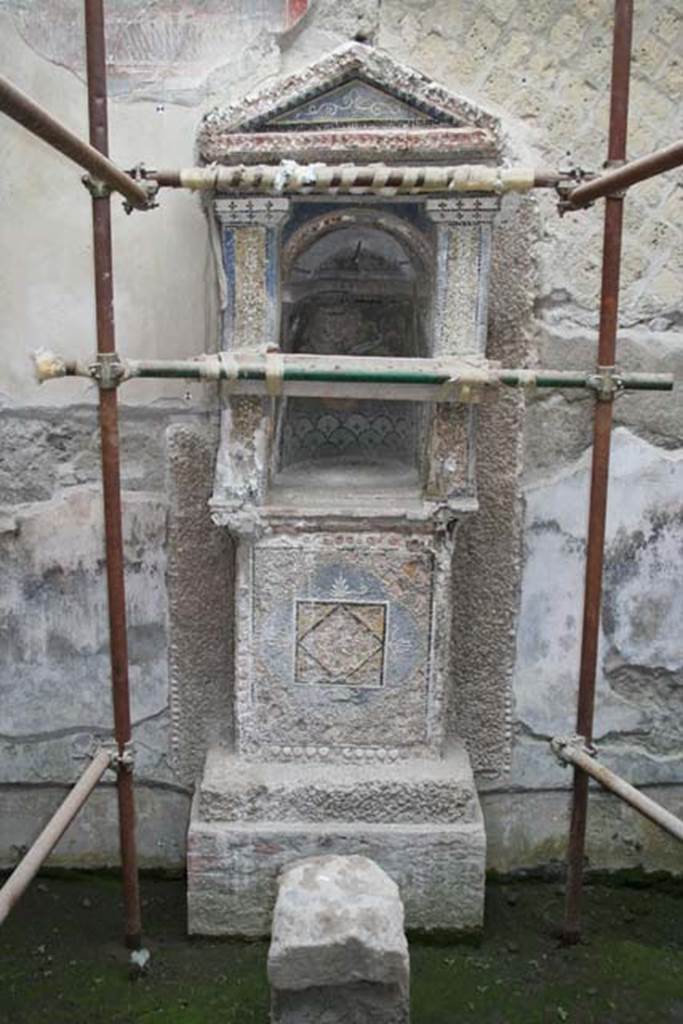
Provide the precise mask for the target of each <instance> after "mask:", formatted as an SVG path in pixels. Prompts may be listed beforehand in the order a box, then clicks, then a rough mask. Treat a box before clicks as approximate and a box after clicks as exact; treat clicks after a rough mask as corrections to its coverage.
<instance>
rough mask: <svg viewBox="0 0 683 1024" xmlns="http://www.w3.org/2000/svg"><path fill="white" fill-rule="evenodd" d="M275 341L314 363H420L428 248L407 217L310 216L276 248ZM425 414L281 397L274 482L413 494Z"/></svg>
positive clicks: (355, 211)
mask: <svg viewBox="0 0 683 1024" xmlns="http://www.w3.org/2000/svg"><path fill="white" fill-rule="evenodd" d="M282 257H283V258H282V288H281V330H280V338H281V342H282V346H283V348H284V350H285V351H288V352H295V353H306V352H310V353H315V354H319V355H341V356H347V355H354V356H393V357H419V356H427V355H429V354H430V353H429V346H428V341H427V339H428V337H429V334H430V331H429V323H430V320H431V305H432V303H431V299H430V294H431V291H430V280H431V279H432V275H431V274H430V264H431V261H432V250H431V246H430V244H429V242H428V241H427V240H426V239H425V237H424V236H423V235H422V233H421V232H420V231H419V230H418V229H417V228H416V227H415V226H414V225H413V224H411V223H410V222H409V221H408V220H407V219H404V218H402V217H400V216H398V215H395V214H389V213H386V212H382V211H378V210H377V209H374V210H373V209H367V208H346V209H342V210H338V209H337V210H335V211H334V212H332V213H330V212H327V213H324V214H321V215H318V216H315V215H314V216H312V217H311V218H310V219H309V220H307V221H306V222H305V223H304V224H303V225H302V226H301V227H299V228H298V229H297V230H296V231H294V233H293V234H292V236H291V237H290V239H289V240H288V242H287V243H286V245H285V246H284V249H283V254H282ZM423 449H424V410H423V408H422V407H420V406H419V405H418V404H417V403H411V402H399V401H386V400H381V399H379V398H377V399H358V400H350V399H345V400H340V399H334V398H293V399H292V398H290V399H288V400H287V401H286V402H284V403H283V407H282V409H281V413H280V419H279V429H278V444H277V454H276V460H277V461H276V475H275V482H276V484H280V485H284V486H286V485H288V484H289V485H294V484H297V485H300V486H308V487H311V488H314V489H316V490H318V489H324V488H327V487H330V488H331V490H330V497H331V498H333V496H334V489H335V487H337V486H344V484H345V482H349V481H350V479H351V478H352V479H353V483H354V487H358V486H361V487H362V486H363V485H364V484H365V483H367V485H368V486H372V487H375V488H376V487H377V486H378V484H379V485H380V486H381V485H382V484H383V483H384V484H392V485H396V484H401V485H403V486H406V487H414V488H415V489H417V488H418V487H419V486H420V481H421V478H422V461H423V455H422V453H423Z"/></svg>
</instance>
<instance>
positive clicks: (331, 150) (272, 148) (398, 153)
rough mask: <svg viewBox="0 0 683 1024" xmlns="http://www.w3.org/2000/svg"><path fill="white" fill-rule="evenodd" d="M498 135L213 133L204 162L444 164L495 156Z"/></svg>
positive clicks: (447, 131)
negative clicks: (288, 161)
mask: <svg viewBox="0 0 683 1024" xmlns="http://www.w3.org/2000/svg"><path fill="white" fill-rule="evenodd" d="M497 153H498V149H497V144H496V140H495V137H494V136H493V135H492V134H491V132H489V131H486V129H484V128H471V127H465V128H450V127H449V128H405V127H401V128H366V127H358V128H349V127H345V128H343V129H332V128H329V129H324V130H314V131H291V130H290V131H286V132H237V133H235V134H233V133H231V132H211V134H210V135H207V136H206V137H205V138H204V140H203V142H202V149H201V156H202V160H204V161H206V162H207V163H211V164H214V163H215V164H226V163H231V164H235V163H242V164H260V163H279V162H280V161H281V160H296V161H298V162H299V163H316V162H318V161H320V162H323V163H331V164H336V163H342V162H344V161H353V162H354V163H376V162H377V161H379V160H381V161H384V162H385V163H403V164H405V163H420V164H424V163H441V162H443V161H447V162H448V163H450V164H459V163H470V162H480V163H483V162H485V161H487V160H493V159H495V158H496V156H497Z"/></svg>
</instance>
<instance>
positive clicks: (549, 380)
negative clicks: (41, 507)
mask: <svg viewBox="0 0 683 1024" xmlns="http://www.w3.org/2000/svg"><path fill="white" fill-rule="evenodd" d="M34 358H35V365H36V375H37V378H38V380H39V381H40V382H42V381H46V380H50V379H54V378H56V377H89V378H90V379H92V380H95V381H96V382H97V383H98V384H99V385H100V387H116V386H117V385H119V384H122V383H123V382H124V381H126V380H132V379H135V378H159V379H163V378H172V379H180V380H197V381H225V382H226V385H227V388H228V390H229V391H230V392H231V393H233V394H270V395H279V394H283V395H289V396H292V397H296V396H306V397H313V396H319V397H330V398H374V397H381V398H385V399H397V400H401V399H411V400H414V401H428V402H435V401H436V402H439V401H444V402H448V401H467V400H471V399H472V398H473V397H476V395H477V393H479V391H480V390H481V389H489V388H497V387H501V386H502V387H511V388H584V389H587V390H590V391H593V392H596V393H597V394H598V395H599V396H600V397H603V398H606V399H609V398H612V397H614V396H615V395H616V394H618V393H619V392H621V391H670V390H671V389H672V388H673V376H672V375H671V374H668V373H620V372H618V371H617V370H615V369H614V368H613V367H604V368H602V369H601V370H599V371H598V372H596V371H595V370H528V369H504V368H501V367H499V366H497V365H496V364H493V363H489V362H487V361H486V360H485V359H482V358H479V357H476V356H473V357H461V358H457V359H455V358H443V359H405V358H401V359H391V358H385V357H375V356H320V355H309V354H305V353H293V354H292V353H282V352H279V351H277V350H268V351H264V352H253V351H243V352H235V353H232V352H221V353H218V354H217V355H203V356H199V357H197V358H194V359H119V358H118V357H114V358H113V359H112V358H110V357H107V358H103V357H100V358H99V359H98V360H96V361H95V362H93V363H83V362H79V361H78V360H70V359H67V358H64V357H63V356H60V355H56V354H55V353H52V352H48V351H46V350H40V351H39V352H37V353H36V354H35V357H34Z"/></svg>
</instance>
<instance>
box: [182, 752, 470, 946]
mask: <svg viewBox="0 0 683 1024" xmlns="http://www.w3.org/2000/svg"><path fill="white" fill-rule="evenodd" d="M331 853H334V854H354V853H355V854H362V855H364V856H366V857H369V858H370V859H371V860H374V861H376V862H377V864H379V865H380V867H382V868H383V869H384V870H385V871H386V872H387V874H388V875H389V876H390V877H391V878H393V879H394V881H395V882H396V883H397V884H398V886H399V889H400V891H401V898H402V899H403V902H404V905H405V914H406V927H407V928H408V929H410V930H414V931H422V932H434V931H444V932H448V933H453V934H455V933H460V934H465V933H467V934H471V933H475V932H477V931H479V930H480V928H481V926H482V922H483V910H484V872H485V859H486V836H485V831H484V822H483V818H482V814H481V808H480V805H479V800H478V797H477V793H476V789H475V787H474V781H473V778H472V772H471V769H470V764H469V758H468V757H467V754H466V753H465V751H464V750H463V749H462V748H461V747H458V748H455V749H454V750H453V751H451V752H450V753H449V755H448V756H447V757H446V758H444V759H443V760H441V761H426V760H425V761H412V762H403V763H401V764H394V765H379V766H378V765H362V766H356V765H354V766H348V767H347V766H342V765H338V766H330V765H318V764H310V763H309V764H306V765H305V766H302V765H283V764H275V763H265V764H264V763H260V764H259V763H253V762H245V761H243V760H241V759H240V758H239V757H235V756H234V755H232V754H230V753H228V752H225V751H220V750H217V749H215V750H212V751H211V752H210V753H209V755H208V757H207V762H206V766H205V771H204V777H203V779H202V782H201V785H200V787H199V789H198V792H197V793H196V795H195V799H194V802H193V808H192V815H191V820H190V830H189V835H188V863H187V872H188V929H189V932H190V934H193V935H226V936H245V937H257V936H265V935H268V934H269V932H270V926H271V919H272V913H273V907H274V905H275V898H276V894H277V876H278V874H279V872H280V871H281V870H282V868H284V867H285V866H287V865H288V864H291V863H292V862H293V861H296V860H300V859H302V858H304V857H314V856H319V855H323V854H331Z"/></svg>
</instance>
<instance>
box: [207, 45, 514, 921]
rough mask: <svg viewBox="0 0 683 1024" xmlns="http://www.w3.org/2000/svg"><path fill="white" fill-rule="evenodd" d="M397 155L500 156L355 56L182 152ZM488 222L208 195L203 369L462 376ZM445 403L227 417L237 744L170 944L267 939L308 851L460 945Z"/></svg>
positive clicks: (367, 201) (301, 408)
mask: <svg viewBox="0 0 683 1024" xmlns="http://www.w3.org/2000/svg"><path fill="white" fill-rule="evenodd" d="M415 139H418V140H421V145H422V147H423V149H424V151H425V152H428V151H429V147H432V150H433V152H434V154H438V158H439V159H441V160H442V161H443V162H450V163H457V162H465V161H470V162H472V161H474V160H475V159H476V160H477V161H479V162H487V161H488V162H494V161H495V159H496V154H497V152H498V140H497V135H496V125H495V122H494V121H493V119H491V118H490V117H488V116H487V115H485V114H483V113H481V112H477V111H476V110H475V109H474V108H473V107H472V106H471V105H470V104H467V103H465V101H462V100H460V99H459V98H457V97H454V96H451V95H450V94H449V93H447V92H445V91H444V90H442V89H441V88H440V87H438V86H436V85H435V84H434V83H433V82H430V81H429V80H428V79H426V78H424V76H421V75H419V74H417V73H416V72H413V71H410V70H409V69H406V68H403V67H401V66H400V65H397V64H395V63H394V62H393V61H391V60H390V59H389V58H388V57H386V56H385V55H383V54H380V53H378V52H377V51H375V50H373V49H372V48H370V47H366V46H361V45H359V44H353V45H350V46H348V47H344V48H342V49H341V50H340V51H337V52H336V53H335V54H332V55H331V56H330V57H328V58H325V59H324V60H323V61H321V62H320V63H319V65H316V66H314V67H312V68H309V69H307V70H306V71H305V72H302V73H301V74H299V75H297V76H294V77H293V78H292V79H290V80H288V81H287V82H285V83H283V84H282V85H280V86H278V87H276V88H273V89H271V90H268V91H266V92H265V93H261V94H259V95H257V96H256V97H253V98H252V99H250V100H248V101H245V102H244V103H243V104H241V105H239V106H238V107H236V108H231V109H229V110H228V111H226V112H225V113H223V114H220V113H213V114H211V115H208V117H207V119H206V121H205V123H204V125H203V127H202V129H201V131H200V137H199V150H200V154H201V155H202V157H203V158H204V159H205V160H206V161H212V160H219V161H220V160H221V159H228V154H231V158H232V155H234V152H235V151H238V152H240V153H241V155H242V156H241V158H243V159H245V160H246V161H249V162H259V163H278V162H279V160H280V159H281V157H282V156H283V155H286V156H287V157H294V158H296V159H297V160H299V161H300V162H302V161H304V160H305V161H315V160H316V159H318V160H328V161H332V160H338V159H352V160H354V161H356V162H363V161H365V162H377V161H386V162H393V161H396V160H397V159H398V160H400V159H406V158H407V157H410V159H411V160H412V161H414V159H415V156H416V155H417V152H418V151H417V150H415V151H409V150H407V149H406V147H407V146H408V145H413V146H415V145H416V142H415ZM401 145H402V146H403V147H404V148H403V150H402V151H400V152H398V154H397V149H396V147H397V146H401ZM436 158H437V157H436V156H433V157H432V159H433V160H435V159H436ZM498 205H499V201H498V198H497V197H495V196H494V197H491V196H477V195H472V196H466V197H456V196H454V195H449V194H445V195H436V196H431V197H429V198H427V197H424V196H420V195H415V196H410V195H409V196H400V197H398V196H391V195H382V196H372V197H366V196H356V195H348V194H344V193H343V192H340V193H339V194H337V195H333V196H330V197H317V196H316V197H313V196H307V195H305V194H304V195H297V196H292V197H291V198H285V197H276V198H262V197H261V198H259V197H255V196H253V197H245V196H239V197H238V196H233V197H230V196H228V197H226V196H220V197H216V198H215V199H214V200H213V203H212V208H211V210H210V211H209V215H210V216H211V217H213V218H215V220H214V231H216V233H217V235H218V237H219V238H220V249H221V256H222V267H221V272H222V274H223V284H224V290H225V311H224V316H223V324H222V338H223V345H224V348H225V350H226V352H230V351H235V350H238V349H254V348H263V346H264V345H271V346H277V345H279V346H280V347H281V349H282V350H284V351H291V352H314V353H317V354H331V355H333V354H353V355H377V356H415V357H418V356H442V355H444V356H445V355H448V356H457V357H460V358H466V359H468V360H470V361H472V362H473V363H475V364H480V365H484V364H485V358H484V348H485V341H486V309H487V294H488V292H487V289H488V273H489V252H490V239H491V231H492V225H493V220H494V217H495V215H496V212H497V209H498ZM361 392H362V389H361V388H359V394H360V393H361ZM466 397H467V396H465V395H458V394H455V393H454V395H453V398H454V399H455V400H454V401H449V402H444V403H440V404H438V405H424V404H419V403H417V402H406V401H401V400H398V399H397V398H396V396H395V395H393V394H391V389H390V388H387V391H386V397H384V396H382V397H377V395H375V396H374V397H372V398H367V397H359V398H358V400H355V399H354V400H352V401H351V400H340V399H338V398H335V397H334V394H333V389H332V391H331V392H330V394H329V395H326V396H324V397H320V396H319V395H313V396H311V397H309V398H306V397H302V398H289V399H284V398H282V397H277V396H275V397H272V398H267V399H262V398H255V397H235V396H232V397H229V398H226V399H225V402H224V406H223V411H222V428H221V441H220V447H219V451H218V454H217V461H216V475H215V485H214V494H213V498H212V501H211V511H212V516H213V520H214V523H215V524H216V525H217V526H218V527H219V528H223V529H227V530H229V531H230V532H231V534H232V536H233V538H234V539H235V544H236V557H235V561H236V570H235V580H234V583H233V584H230V583H229V581H227V580H226V586H228V585H234V607H235V641H234V693H235V698H234V707H233V709H232V713H233V716H234V726H235V729H234V731H235V742H234V747H231V748H229V749H228V748H227V747H225V746H215V747H213V748H212V749H211V750H210V751H209V753H208V756H207V758H206V763H205V767H204V772H203V775H202V778H201V780H200V782H199V784H198V786H197V790H196V793H195V797H194V802H193V808H192V817H191V824H190V830H189V837H188V904H189V929H190V932H192V933H196V934H213V935H250V936H256V935H262V934H266V933H267V932H268V930H269V927H270V922H271V915H272V910H273V904H274V899H275V893H276V878H277V875H278V873H279V872H280V871H281V870H282V869H283V868H284V867H286V866H287V864H288V863H290V862H292V861H294V860H298V859H300V858H303V857H310V856H317V855H322V854H329V853H339V854H364V855H366V856H368V857H370V858H372V859H373V860H375V861H376V862H377V863H378V864H379V865H381V867H382V868H383V869H384V870H385V871H386V872H387V873H388V874H389V875H390V877H391V878H393V879H394V881H396V882H397V884H398V885H399V888H400V891H401V896H402V899H403V901H404V904H405V913H406V926H407V927H408V928H409V929H420V930H423V931H434V930H445V931H449V932H472V931H476V930H477V929H478V928H479V927H480V926H481V923H482V915H483V893H484V867H485V832H484V825H483V819H482V814H481V809H480V805H479V800H478V797H477V792H476V788H475V785H474V781H473V776H472V771H471V767H470V761H469V757H468V754H467V752H466V750H465V749H464V746H463V744H462V743H461V741H460V740H459V738H458V735H457V732H454V731H453V730H452V728H450V727H449V723H451V722H452V721H453V718H454V717H455V720H456V722H457V714H456V715H455V716H454V715H453V713H452V709H453V707H456V708H457V694H454V693H453V692H452V689H453V688H452V685H451V668H450V665H451V653H450V631H451V619H452V603H451V592H452V588H453V587H454V586H458V585H459V581H458V570H457V566H458V551H457V526H458V523H459V522H461V521H462V519H463V517H465V516H469V515H476V510H477V500H476V486H475V448H476V419H477V417H476V406H475V405H472V404H470V403H468V402H467V401H458V400H457V399H465V398H466ZM449 709H451V713H450V714H449V713H448V712H449Z"/></svg>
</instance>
